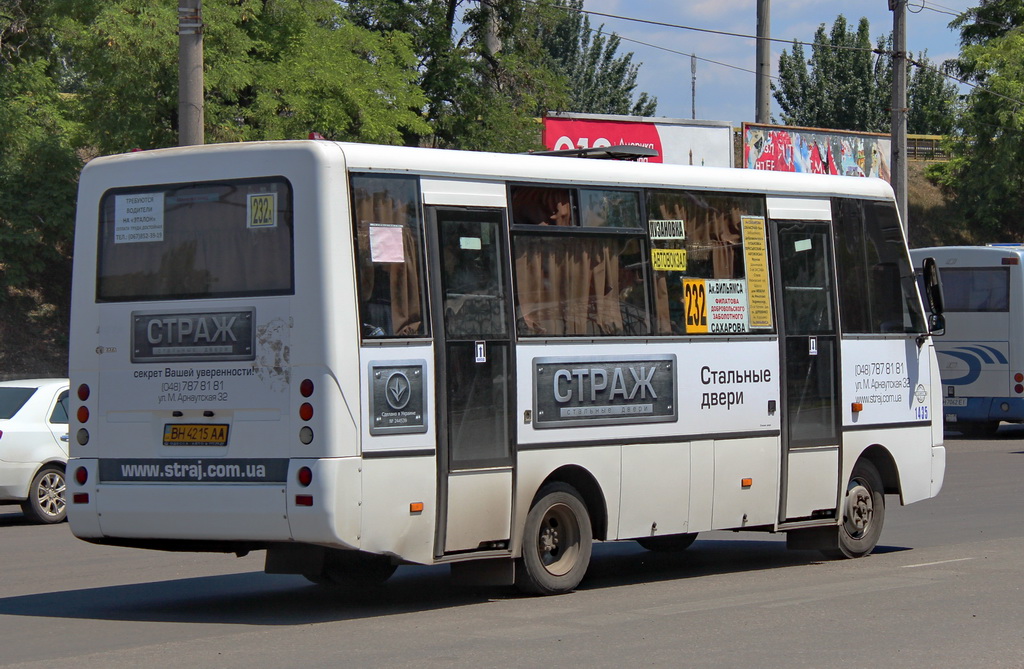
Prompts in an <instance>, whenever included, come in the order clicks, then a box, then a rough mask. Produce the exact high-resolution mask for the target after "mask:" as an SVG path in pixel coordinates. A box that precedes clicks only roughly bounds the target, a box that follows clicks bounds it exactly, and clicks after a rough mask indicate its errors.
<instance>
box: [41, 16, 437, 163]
mask: <svg viewBox="0 0 1024 669" xmlns="http://www.w3.org/2000/svg"><path fill="white" fill-rule="evenodd" d="M53 4H54V15H55V17H57V18H55V20H56V22H57V25H58V31H59V36H60V39H61V40H62V41H63V43H65V44H67V45H68V50H69V52H70V54H71V60H72V62H73V68H74V69H75V71H76V72H77V73H78V74H79V78H80V80H81V85H80V88H79V91H78V94H79V95H80V96H81V98H82V105H83V110H84V112H85V113H86V115H87V118H88V119H89V127H90V128H91V130H92V131H93V137H92V140H93V142H94V143H95V145H96V146H97V147H98V148H99V149H100V150H101V151H102V152H112V151H124V150H127V149H130V148H133V147H139V148H154V147H157V146H168V145H174V144H176V143H177V103H178V100H177V82H178V74H177V37H176V28H177V13H176V7H175V6H174V3H167V2H163V3H152V2H149V1H148V0H55V2H54V3H53ZM203 19H204V24H205V33H204V59H205V66H206V67H205V87H206V91H205V107H206V135H207V138H208V139H209V140H211V141H233V140H243V139H280V138H287V137H292V138H294V137H305V136H306V134H307V133H308V132H310V131H311V130H316V131H318V132H320V133H321V134H322V135H324V136H325V137H328V138H335V139H347V140H361V141H370V142H384V143H393V142H395V141H398V140H399V139H400V138H401V133H402V131H403V130H404V129H408V128H414V129H416V130H424V129H425V128H426V124H425V122H424V121H423V119H422V117H421V116H420V114H419V113H418V112H417V111H416V110H417V108H418V107H420V106H422V104H423V102H424V98H423V96H422V92H421V91H420V90H419V88H418V87H417V86H416V84H415V82H414V80H415V77H416V73H415V70H414V65H415V61H414V55H413V51H412V47H411V43H410V41H409V39H408V37H407V36H406V35H404V34H401V33H388V34H377V33H373V32H371V31H367V30H365V29H362V28H360V27H358V26H355V25H353V24H352V23H351V22H349V21H346V20H345V19H344V16H343V14H342V13H341V8H340V6H339V5H338V4H337V3H335V2H333V1H332V0H275V2H253V1H251V0H250V1H242V2H235V1H233V0H206V1H205V2H204V3H203Z"/></svg>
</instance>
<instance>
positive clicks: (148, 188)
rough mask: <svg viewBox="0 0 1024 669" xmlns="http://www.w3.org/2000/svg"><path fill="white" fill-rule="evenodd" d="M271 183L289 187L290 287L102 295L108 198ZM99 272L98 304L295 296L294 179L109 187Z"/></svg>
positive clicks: (99, 233)
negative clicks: (221, 291)
mask: <svg viewBox="0 0 1024 669" xmlns="http://www.w3.org/2000/svg"><path fill="white" fill-rule="evenodd" d="M254 183H255V184H269V183H281V184H284V185H285V186H286V197H285V203H284V205H283V207H282V208H283V209H284V211H287V212H288V219H289V220H288V222H287V227H288V241H289V252H288V264H289V277H288V283H289V285H288V287H287V288H280V289H274V290H244V291H228V292H223V293H214V294H211V293H173V294H172V293H168V294H165V295H139V294H133V295H128V296H118V297H104V296H102V295H101V294H100V290H101V286H102V284H103V278H102V272H103V268H104V256H105V253H104V246H105V245H104V232H105V227H104V226H105V220H104V209H105V206H106V202H107V201H108V198H111V197H116V196H117V195H130V194H133V193H152V192H154V191H158V190H159V191H160V192H162V193H165V194H166V193H168V192H176V191H182V190H187V189H189V188H199V187H212V186H217V185H227V186H232V187H239V186H244V185H246V184H254ZM96 221H97V225H96V272H95V286H94V289H95V290H94V294H93V298H94V300H95V301H96V303H97V304H115V303H122V302H147V303H149V302H168V301H173V300H191V299H195V300H214V299H226V298H251V297H280V296H288V295H295V187H294V186H293V185H292V182H291V180H290V179H288V178H287V177H285V176H284V175H280V174H277V175H268V176H262V177H246V178H244V179H214V180H210V181H182V182H167V183H160V184H145V185H141V186H126V187H120V188H109V189H107V190H105V191H104V192H103V193H102V194H101V195H100V197H99V200H98V204H97V212H96Z"/></svg>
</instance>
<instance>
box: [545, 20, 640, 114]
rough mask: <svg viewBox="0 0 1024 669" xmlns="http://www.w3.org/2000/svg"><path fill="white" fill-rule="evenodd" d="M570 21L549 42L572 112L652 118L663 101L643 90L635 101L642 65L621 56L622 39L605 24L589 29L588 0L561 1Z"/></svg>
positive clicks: (560, 27) (564, 23)
mask: <svg viewBox="0 0 1024 669" xmlns="http://www.w3.org/2000/svg"><path fill="white" fill-rule="evenodd" d="M555 6H556V7H561V6H564V7H566V8H568V11H565V18H564V19H562V20H561V21H559V22H558V24H557V26H556V28H555V30H554V32H553V34H552V35H551V36H550V37H549V38H548V39H547V48H548V50H549V52H550V53H551V57H552V59H553V60H554V63H555V66H556V67H557V69H558V70H559V71H560V72H561V73H562V74H563V75H564V76H565V77H566V79H567V80H568V82H569V106H568V110H569V111H574V112H580V113H590V114H629V115H633V116H653V115H654V114H655V113H656V112H657V107H658V100H657V98H653V97H650V96H649V95H648V94H647V93H645V92H641V93H640V96H639V97H638V98H637V99H636V100H635V101H634V100H633V96H634V92H635V90H636V76H637V72H638V71H639V69H640V65H639V64H634V63H633V53H632V52H629V53H627V54H626V55H624V56H619V55H618V49H619V45H620V44H621V42H622V40H621V39H620V38H619V36H618V35H616V34H614V33H612V34H610V35H605V34H604V26H603V25H602V26H600V27H599V28H598V29H597V30H593V29H591V27H590V18H589V17H588V16H586V15H585V14H582V13H580V12H579V11H573V10H580V9H582V8H583V0H559V1H558V2H557V3H556V5H555Z"/></svg>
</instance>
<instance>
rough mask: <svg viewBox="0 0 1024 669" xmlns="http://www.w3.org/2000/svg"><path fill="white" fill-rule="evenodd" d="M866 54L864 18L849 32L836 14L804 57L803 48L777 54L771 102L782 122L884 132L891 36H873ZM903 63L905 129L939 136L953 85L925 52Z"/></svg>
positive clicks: (949, 114)
mask: <svg viewBox="0 0 1024 669" xmlns="http://www.w3.org/2000/svg"><path fill="white" fill-rule="evenodd" d="M874 52H875V53H873V52H872V46H871V39H870V35H869V24H868V20H867V19H865V18H862V19H861V20H860V22H859V23H858V25H857V30H856V31H853V30H850V29H849V28H848V27H847V23H846V19H845V18H843V16H842V15H840V16H839V17H837V18H836V21H835V23H834V24H833V25H832V30H831V31H830V33H829V34H828V36H826V34H825V25H824V24H822V25H820V26H819V27H818V30H817V32H816V33H815V35H814V43H813V45H812V47H811V57H810V58H809V59H805V57H804V50H803V46H802V45H800V44H798V43H796V42H794V44H793V48H792V51H791V52H787V51H785V50H784V51H783V52H782V54H781V55H780V57H779V81H778V83H777V84H776V83H773V84H772V90H773V91H774V96H775V100H776V101H777V102H778V103H779V107H780V108H781V109H782V122H783V123H786V124H788V125H797V126H807V127H816V128H835V129H838V130H857V131H862V132H885V133H887V132H889V131H890V128H891V124H892V120H891V112H890V109H891V107H892V103H891V100H892V57H891V55H888V54H891V52H892V35H891V33H890V34H889V35H885V36H882V37H880V38H878V40H877V42H876V45H875V47H874ZM917 61H918V62H919V63H920V65H919V66H914V67H912V68H911V66H910V65H909V64H908V83H907V103H908V107H909V108H910V111H909V114H908V117H907V128H908V132H911V133H917V134H945V133H947V132H949V130H950V127H951V125H950V124H951V123H952V118H953V115H954V113H955V110H956V103H957V89H956V87H955V86H954V85H953V84H951V83H950V82H949V81H948V80H947V79H946V78H945V76H944V75H943V74H942V72H941V71H940V70H939V68H936V67H935V66H934V65H933V64H932V63H931V61H929V60H928V59H927V57H926V56H925V55H923V54H922V55H919V56H918V58H917Z"/></svg>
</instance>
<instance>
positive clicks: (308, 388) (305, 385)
mask: <svg viewBox="0 0 1024 669" xmlns="http://www.w3.org/2000/svg"><path fill="white" fill-rule="evenodd" d="M315 389H316V387H315V386H314V385H313V379H303V380H302V383H300V384H299V394H300V395H302V396H303V397H305V398H307V399H308V398H310V397H312V396H313V391H314V390H315ZM313 413H314V411H313V405H312V403H310V402H303V403H302V405H301V406H299V418H301V419H302V420H303V421H307V422H308V421H309V420H311V419H312V418H313ZM299 441H301V442H302V443H303V444H309V443H312V441H313V428H311V427H310V426H308V425H303V426H302V427H301V428H300V429H299Z"/></svg>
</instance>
